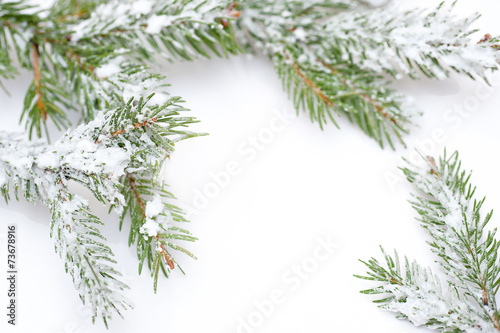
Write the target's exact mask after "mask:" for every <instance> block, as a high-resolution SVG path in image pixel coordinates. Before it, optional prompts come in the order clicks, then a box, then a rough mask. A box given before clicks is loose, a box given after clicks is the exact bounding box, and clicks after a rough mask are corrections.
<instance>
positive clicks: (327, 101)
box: [284, 52, 334, 107]
mask: <svg viewBox="0 0 500 333" xmlns="http://www.w3.org/2000/svg"><path fill="white" fill-rule="evenodd" d="M284 54H285V58H286V59H287V60H290V56H289V55H288V54H287V53H286V52H285V53H284ZM292 66H293V69H294V70H295V73H297V75H298V76H299V77H300V78H301V79H302V80H303V81H304V82H305V84H307V85H308V86H309V87H310V88H311V89H312V90H314V92H315V93H316V95H318V97H319V98H320V99H321V100H322V101H323V103H325V104H326V105H328V106H330V107H333V106H334V104H333V102H332V100H331V99H329V98H328V97H327V96H326V95H325V94H324V93H323V91H322V90H321V89H320V88H319V87H318V86H317V85H316V84H315V83H314V82H312V81H311V79H309V78H308V77H307V76H306V75H305V74H304V73H302V71H301V69H300V67H299V65H298V64H297V63H296V62H293V65H292Z"/></svg>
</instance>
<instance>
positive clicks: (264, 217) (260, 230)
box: [0, 0, 500, 333]
mask: <svg viewBox="0 0 500 333" xmlns="http://www.w3.org/2000/svg"><path fill="white" fill-rule="evenodd" d="M419 3H422V6H425V5H435V4H436V3H437V2H436V1H421V2H419ZM475 10H479V11H481V12H482V13H483V14H484V15H483V17H482V18H481V19H480V21H479V22H478V23H477V24H476V26H478V27H481V29H482V30H481V31H482V35H484V33H486V32H490V33H492V34H495V33H497V34H498V33H499V32H500V31H499V27H498V13H499V10H500V5H498V4H497V2H496V1H493V0H490V1H488V0H476V1H464V0H463V1H461V2H460V3H459V4H458V9H457V13H459V14H460V15H469V14H471V13H472V12H474V11H475ZM482 35H477V36H476V38H477V39H480V38H481V37H482ZM161 70H162V72H163V73H165V74H167V75H168V78H169V82H170V83H172V87H171V92H172V94H173V95H180V96H182V97H183V98H184V99H185V100H186V101H187V103H186V105H187V106H188V107H189V108H190V109H192V110H193V111H192V112H191V114H192V115H193V116H196V117H198V118H199V119H200V120H201V121H202V122H201V123H200V124H197V125H196V126H193V127H192V128H193V129H194V130H197V131H200V132H208V133H210V135H209V136H206V137H202V138H196V139H190V140H188V141H184V142H182V143H180V144H178V146H177V151H176V152H175V153H174V154H173V155H172V159H171V161H170V162H168V166H167V170H166V174H165V177H166V179H167V181H168V182H169V183H170V184H171V190H172V192H174V193H175V194H176V195H177V196H178V197H179V200H180V202H181V203H182V204H183V205H185V206H191V207H193V206H194V203H193V200H194V198H195V193H196V191H197V190H200V191H203V190H204V188H205V186H207V184H209V183H210V182H213V180H212V178H211V176H210V174H211V173H217V172H220V171H223V170H225V168H226V165H227V163H228V162H229V161H231V160H235V161H237V162H238V164H239V166H240V171H241V172H240V173H239V174H238V175H236V176H232V177H231V178H230V181H229V184H227V186H224V187H223V188H219V193H218V195H216V196H214V197H213V198H212V199H211V200H209V202H208V205H207V207H206V208H204V209H201V210H199V211H195V212H194V213H193V214H192V216H191V220H192V223H191V224H190V225H189V228H190V230H192V232H193V233H194V234H195V235H196V236H197V237H199V238H200V240H199V241H198V242H197V243H194V244H188V245H187V246H188V249H190V250H192V251H193V252H194V253H196V255H197V256H198V260H196V261H195V260H192V259H190V258H187V257H183V256H182V255H180V256H178V258H179V260H180V262H181V263H182V266H183V268H184V270H185V271H186V273H187V275H186V276H183V275H182V274H179V273H180V272H179V271H178V270H177V271H176V272H175V274H173V276H172V277H171V278H170V279H168V280H166V279H162V280H161V281H160V284H159V291H158V293H157V294H156V295H155V294H153V288H152V281H151V279H150V278H149V276H148V274H147V272H143V275H142V276H138V275H137V259H136V256H135V252H134V248H128V247H127V245H126V242H127V237H128V230H124V231H123V232H119V231H118V224H117V218H116V216H114V215H110V216H108V215H107V213H106V212H107V210H106V208H104V207H100V206H99V205H98V204H96V202H95V201H93V202H92V203H93V206H94V209H95V212H96V213H97V214H98V215H99V216H101V217H102V219H103V220H104V221H105V223H106V227H105V228H103V232H104V233H105V235H106V237H107V238H108V240H109V243H110V245H111V247H112V249H113V251H114V252H115V254H116V256H117V259H118V261H119V269H120V270H121V272H122V273H124V274H125V279H126V282H127V283H129V284H130V286H131V290H130V291H129V292H128V293H127V296H128V297H130V298H131V299H132V301H133V302H134V304H135V308H134V309H133V310H130V311H127V312H126V313H125V319H124V320H122V319H120V318H116V319H115V320H113V321H112V323H111V326H110V330H109V331H108V332H120V333H128V332H138V331H139V330H141V331H149V332H153V330H155V331H156V330H161V331H162V332H209V333H222V332H227V333H230V332H237V331H238V330H237V329H238V325H239V319H238V318H241V319H242V320H245V321H248V318H249V317H251V318H253V320H252V323H253V324H254V326H257V327H255V328H252V329H251V330H248V329H246V330H245V329H240V332H245V333H250V332H252V331H254V332H262V333H264V332H289V333H293V332H388V333H401V332H418V331H420V332H425V331H426V330H425V329H420V330H419V329H417V328H415V327H413V326H412V325H411V324H409V323H407V322H404V321H398V320H396V319H394V316H393V314H390V313H384V312H382V311H381V310H379V309H377V308H376V306H375V305H374V304H372V303H371V301H372V300H373V298H372V297H369V296H365V295H362V294H360V293H359V290H361V289H365V288H368V287H369V286H371V284H370V283H368V282H366V281H362V280H358V279H355V278H354V277H353V276H352V275H353V274H355V273H358V274H362V273H364V272H365V270H364V267H363V265H362V264H360V263H359V262H358V261H357V259H360V258H361V259H368V258H369V257H371V256H376V257H378V258H380V252H379V250H378V246H379V244H383V245H384V246H385V248H387V249H389V250H392V249H393V248H397V249H398V250H399V252H400V253H401V254H407V255H409V256H410V257H411V258H417V259H418V260H419V261H420V262H421V263H423V264H431V265H433V266H434V264H433V257H432V256H431V255H430V251H429V249H428V246H427V245H426V244H425V243H424V241H425V240H426V239H428V237H427V235H426V233H425V232H424V231H423V230H422V229H421V228H420V227H419V225H418V223H417V222H416V221H415V219H414V217H415V213H414V212H413V211H412V209H411V207H410V205H409V204H408V203H407V200H408V199H409V194H410V190H411V189H410V187H409V186H408V185H407V184H406V183H405V182H404V181H402V179H401V178H398V177H400V176H399V174H398V172H397V167H398V166H399V165H400V164H401V163H400V162H401V156H408V155H410V153H411V152H412V149H413V148H415V147H419V146H420V149H421V150H423V151H424V152H425V153H426V154H433V155H439V154H441V153H442V150H443V147H445V146H446V147H447V148H448V151H450V152H451V151H454V150H456V149H458V150H459V151H460V154H461V157H462V159H463V162H464V166H465V167H466V168H467V169H473V170H474V174H473V177H472V182H473V183H474V184H476V185H477V186H478V191H477V193H478V195H479V196H483V195H485V196H487V201H486V205H485V207H486V208H487V209H491V208H493V207H498V204H499V202H500V189H499V186H498V185H499V184H500V174H499V172H498V167H499V165H498V161H499V159H498V156H497V152H498V144H499V143H500V130H499V124H500V112H499V111H500V110H499V106H500V93H499V89H500V75H499V74H494V75H492V76H491V80H492V82H497V87H496V88H495V89H494V90H492V92H491V93H490V94H489V96H485V94H486V95H488V92H487V90H485V88H484V85H483V83H482V82H474V81H471V80H469V79H467V78H464V77H458V76H453V77H452V78H450V79H447V80H445V81H439V82H437V81H430V80H422V81H419V82H413V81H410V80H403V81H400V82H397V84H396V86H397V87H398V89H400V90H401V91H403V92H404V93H407V94H409V95H411V96H413V97H414V98H415V102H416V105H417V107H418V108H419V109H420V110H422V111H423V116H422V117H417V118H416V119H415V123H416V125H415V126H413V128H412V132H411V134H410V135H408V136H407V137H406V138H405V139H406V142H407V143H408V145H409V148H408V149H403V148H402V147H399V148H398V149H397V150H396V151H392V150H390V149H387V148H386V149H385V150H382V149H380V148H379V147H378V146H377V144H376V142H375V141H373V140H371V139H369V138H368V137H366V136H365V135H364V134H362V133H361V131H360V130H359V129H357V128H356V127H355V126H354V125H352V124H350V123H349V122H348V121H346V120H345V119H341V120H340V121H339V123H340V125H341V130H337V129H336V128H335V127H334V126H332V125H330V126H328V127H327V128H326V129H325V130H324V131H321V130H320V129H319V128H318V126H317V125H316V124H311V123H310V121H309V119H308V117H307V115H306V114H305V113H301V114H300V116H299V117H297V118H293V119H291V120H290V121H289V123H288V124H287V125H286V126H285V127H284V129H283V130H282V131H280V132H279V133H274V137H273V139H272V140H270V142H268V143H267V144H265V145H264V147H263V149H262V151H259V152H257V154H256V156H255V158H254V159H251V160H248V159H247V158H248V157H249V155H246V154H241V153H240V152H239V150H238V147H240V146H241V145H245V144H247V142H248V140H249V138H250V137H252V136H258V135H259V133H261V132H262V130H263V129H264V128H268V127H269V125H270V123H271V122H272V121H274V120H273V119H274V118H275V117H276V116H275V113H274V110H279V111H281V112H283V111H287V112H294V109H293V106H292V104H291V102H290V101H289V100H288V98H287V96H286V94H285V93H284V92H283V91H282V88H281V84H280V81H279V80H278V78H277V75H276V74H275V72H274V70H273V67H272V65H271V64H270V63H269V61H267V60H266V59H264V58H260V57H254V58H250V57H247V56H238V57H232V58H231V59H229V60H227V59H215V60H211V61H196V62H193V63H180V64H173V65H172V64H169V65H165V66H163V67H162V69H161ZM30 80H31V76H30V74H29V73H25V74H23V75H21V76H20V77H19V78H18V79H17V80H15V81H11V82H9V83H8V87H9V90H10V92H11V96H10V97H8V96H7V95H5V94H4V93H3V92H0V105H1V108H2V122H1V123H0V129H2V130H14V129H16V128H18V129H21V127H20V126H19V125H17V124H18V118H19V114H20V110H21V103H22V99H23V94H24V91H25V89H26V87H27V85H28V84H29V81H30ZM455 104H457V105H462V106H465V108H464V109H465V110H467V108H468V110H469V111H470V112H467V114H466V115H465V116H464V117H461V116H458V118H457V114H456V113H453V106H454V105H455ZM451 117H454V118H453V119H456V120H453V121H451ZM440 130H442V131H443V133H444V136H445V139H444V140H441V141H440V142H437V143H435V144H429V142H430V141H429V139H431V138H432V133H433V132H435V131H440ZM424 143H425V145H424V146H422V145H423V144H424ZM86 195H88V193H87V194H86ZM49 220H50V217H49V214H48V212H47V210H46V209H45V207H43V206H37V207H34V208H33V207H32V206H31V205H30V204H27V203H25V202H23V201H21V202H19V203H17V202H11V203H10V204H9V205H8V206H7V205H6V204H5V203H4V202H3V201H2V202H1V203H0V221H1V224H0V235H1V236H0V249H1V250H0V255H1V256H2V257H4V258H5V257H6V253H5V248H6V246H5V234H6V225H7V223H16V224H17V225H18V239H19V242H18V250H19V281H18V289H19V298H18V303H19V310H18V324H19V325H18V326H17V327H15V328H12V327H10V326H9V327H8V326H7V325H6V323H5V322H6V319H5V318H6V317H5V314H3V313H5V312H6V310H5V306H4V304H6V299H7V297H6V290H7V286H6V283H5V282H6V281H5V279H4V278H3V277H2V276H3V275H1V276H0V305H1V308H2V309H4V310H0V314H1V316H0V318H3V319H1V320H0V330H1V331H5V329H6V328H7V332H51V333H63V332H65V333H76V332H80V333H84V332H106V329H105V328H104V326H103V325H102V323H100V322H98V323H97V324H96V325H92V324H91V323H90V319H89V311H88V310H86V309H85V308H84V307H82V306H81V303H80V301H79V298H78V296H77V293H76V291H75V290H74V289H73V285H72V282H71V279H70V277H69V276H67V275H66V274H65V273H64V268H63V264H62V261H61V260H60V259H59V258H58V256H57V255H56V254H55V253H54V249H53V243H52V240H51V239H50V238H49ZM1 225H3V227H2V226H1ZM499 225H500V219H499V218H498V216H496V215H494V218H493V221H492V226H499ZM318 237H319V238H321V239H325V240H326V239H328V238H331V239H333V240H335V242H337V243H338V245H339V247H338V248H336V249H335V250H334V252H333V254H332V255H330V256H329V257H328V259H327V260H325V261H323V262H321V263H319V265H318V267H317V269H310V270H311V271H312V272H311V273H310V274H309V276H308V277H307V278H304V279H300V280H294V281H300V285H299V286H298V288H296V289H294V288H292V287H293V286H294V284H292V283H290V281H288V280H283V276H284V275H285V276H288V278H291V277H292V276H294V275H293V273H292V271H291V270H292V268H293V267H294V266H296V265H298V266H300V265H302V264H303V263H304V262H306V263H309V264H310V263H311V261H310V259H311V257H312V255H313V253H314V251H315V248H316V247H317V246H318V240H317V239H318ZM4 258H0V267H3V268H1V270H6V268H5V265H4V263H5V260H4ZM308 267H309V266H308ZM311 267H312V266H311ZM313 268H314V267H313ZM295 286H296V285H295ZM277 290H281V291H282V292H283V293H284V298H285V301H284V302H283V303H282V304H279V305H276V306H275V308H274V311H273V313H272V314H271V315H270V316H268V317H266V318H265V319H264V320H263V321H262V322H261V323H258V320H256V319H258V315H256V313H257V308H256V305H255V302H262V301H263V300H269V299H270V298H271V295H272V294H273V293H275V292H276V291H277ZM256 316H257V317H256ZM257 324H258V325H257Z"/></svg>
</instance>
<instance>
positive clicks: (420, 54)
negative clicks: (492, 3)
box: [311, 1, 500, 79]
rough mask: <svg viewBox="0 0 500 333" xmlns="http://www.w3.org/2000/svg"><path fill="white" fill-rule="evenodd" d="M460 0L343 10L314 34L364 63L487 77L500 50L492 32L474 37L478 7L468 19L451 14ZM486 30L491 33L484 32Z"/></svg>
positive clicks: (382, 68)
mask: <svg viewBox="0 0 500 333" xmlns="http://www.w3.org/2000/svg"><path fill="white" fill-rule="evenodd" d="M455 4H456V1H454V2H452V3H451V5H447V3H446V2H442V3H441V4H440V5H439V6H438V7H437V9H435V10H431V11H428V10H422V9H412V10H405V11H402V10H399V9H396V8H390V7H389V8H383V9H375V10H370V11H358V12H344V13H340V14H339V15H337V16H335V17H332V18H329V19H328V20H327V22H326V23H324V26H323V27H322V28H321V29H318V31H316V32H313V36H312V37H311V38H316V39H318V40H326V41H327V43H330V44H331V45H333V46H334V47H336V48H340V49H341V50H342V51H343V53H344V54H345V56H346V57H349V59H350V60H351V61H353V62H355V63H358V64H359V65H360V66H361V67H362V68H366V69H370V70H373V71H376V72H386V73H389V74H391V75H392V76H394V77H398V78H399V77H400V75H401V73H403V74H407V75H409V76H410V77H412V78H418V77H419V72H420V73H423V74H424V75H425V76H427V77H432V78H439V79H443V78H445V77H447V76H448V74H449V69H452V70H454V71H456V72H458V73H463V74H466V75H468V76H470V77H472V78H474V77H482V78H485V76H484V75H485V74H484V73H485V71H486V70H496V69H498V61H500V53H499V52H497V50H496V49H495V41H494V40H493V39H492V38H491V36H489V38H488V37H485V38H483V39H482V40H481V41H480V42H479V43H477V42H473V41H472V40H471V37H470V36H471V35H472V34H473V33H475V32H477V30H472V29H470V26H471V25H472V24H473V23H474V22H476V21H477V19H478V18H479V17H480V15H479V14H478V13H476V14H474V15H472V16H470V17H468V18H464V19H458V18H456V17H455V16H454V15H453V9H454V6H455ZM486 36H488V35H486Z"/></svg>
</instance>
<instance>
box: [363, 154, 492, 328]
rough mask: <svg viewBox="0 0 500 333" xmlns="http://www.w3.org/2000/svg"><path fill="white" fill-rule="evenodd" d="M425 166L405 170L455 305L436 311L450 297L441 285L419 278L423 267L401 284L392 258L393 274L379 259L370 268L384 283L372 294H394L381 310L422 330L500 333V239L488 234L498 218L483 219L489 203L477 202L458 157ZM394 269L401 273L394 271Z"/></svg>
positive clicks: (412, 271) (429, 160)
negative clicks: (498, 300)
mask: <svg viewBox="0 0 500 333" xmlns="http://www.w3.org/2000/svg"><path fill="white" fill-rule="evenodd" d="M425 162H426V163H425V166H424V167H417V166H415V165H411V164H408V166H406V167H404V168H403V169H402V170H403V172H404V174H405V175H406V177H407V179H408V181H409V182H410V183H412V184H413V185H414V187H415V188H416V189H417V190H419V192H420V193H419V194H417V195H415V200H414V201H412V202H411V203H412V206H413V207H414V209H415V210H416V212H417V213H418V214H419V215H420V218H419V221H420V222H421V224H422V227H423V228H425V229H426V230H427V231H428V232H429V234H430V236H431V237H432V239H433V240H432V241H431V242H430V243H429V245H430V246H431V250H432V252H433V253H434V254H436V255H437V256H438V257H439V259H440V260H439V261H438V262H439V264H440V265H441V267H442V268H443V269H444V272H445V273H446V275H447V277H448V286H449V287H450V288H452V289H453V290H452V291H451V293H452V294H456V297H455V296H453V297H454V300H453V302H444V303H443V306H441V307H435V306H434V305H435V304H434V299H435V298H436V297H440V298H444V297H445V295H444V294H443V293H446V292H445V291H443V290H441V289H439V288H440V287H439V288H438V285H431V286H429V285H428V284H427V282H426V281H427V279H424V280H422V279H420V278H418V276H419V275H421V272H422V269H421V268H418V267H417V266H418V265H417V266H414V267H413V266H412V267H411V268H410V267H409V266H408V264H407V267H406V275H405V276H406V277H405V279H400V278H399V277H401V274H400V273H399V264H397V265H393V264H392V262H393V259H391V258H389V257H388V256H387V255H386V262H387V267H388V269H389V271H387V270H386V269H384V268H382V266H381V265H380V264H378V262H377V261H376V260H375V259H372V260H371V261H369V262H368V263H365V264H366V265H367V267H368V269H369V272H368V274H369V276H368V279H370V280H375V281H379V282H383V283H384V284H383V285H381V286H380V287H379V288H375V289H371V290H368V291H366V292H367V293H372V292H373V293H389V294H394V295H393V296H390V297H389V298H385V299H383V300H380V302H381V303H382V306H381V307H382V308H384V309H386V310H389V311H393V312H396V313H400V314H402V315H403V316H405V318H408V319H409V320H410V321H411V322H413V323H414V324H415V325H417V326H418V325H426V326H429V327H430V328H434V329H438V330H441V331H443V332H451V331H457V332H479V331H487V332H492V331H500V325H499V310H498V307H497V304H496V299H495V296H496V293H497V291H498V286H499V284H500V263H499V261H498V250H499V248H500V243H499V242H498V240H497V239H496V238H495V235H496V229H493V230H486V226H487V224H488V222H489V221H490V218H491V214H492V213H491V212H490V213H488V214H487V215H486V216H485V217H484V218H482V217H481V216H480V210H481V208H482V205H483V203H484V198H483V199H481V200H476V199H474V197H473V196H474V193H475V187H472V185H470V183H469V179H470V173H468V172H465V171H462V169H461V162H460V160H459V158H458V153H456V152H455V153H453V154H452V155H451V156H450V157H447V156H446V152H445V154H444V156H443V157H442V158H440V160H439V162H438V163H436V162H435V161H434V159H433V158H430V157H428V158H427V159H425ZM394 260H397V259H394ZM415 265H416V264H415ZM391 267H396V269H395V270H394V271H391ZM429 272H430V271H429ZM393 279H394V280H393ZM399 281H402V282H399ZM412 281H413V282H412ZM415 281H417V282H415ZM392 284H398V285H401V286H404V287H405V288H409V287H411V288H413V289H412V290H413V292H410V291H409V289H405V290H404V291H401V290H399V289H398V290H397V292H396V290H392V289H391V287H390V285H392ZM420 290H424V291H426V293H422V292H421V291H420ZM417 291H418V295H417V296H415V295H416V294H415V293H417ZM397 295H399V296H397ZM401 295H402V296H401ZM417 300H418V302H417ZM459 300H460V301H459ZM416 302H417V303H416ZM458 302H459V303H460V304H461V305H460V306H458V305H457V304H458ZM403 303H404V304H403ZM416 304H417V305H416ZM446 304H447V305H446ZM451 304H453V305H454V306H455V307H451V306H450V305H451ZM439 309H448V310H449V316H448V317H446V315H445V314H444V313H442V312H441V313H437V311H438V310H439ZM415 318H417V319H415ZM418 318H420V319H418ZM421 318H424V319H425V320H423V319H421Z"/></svg>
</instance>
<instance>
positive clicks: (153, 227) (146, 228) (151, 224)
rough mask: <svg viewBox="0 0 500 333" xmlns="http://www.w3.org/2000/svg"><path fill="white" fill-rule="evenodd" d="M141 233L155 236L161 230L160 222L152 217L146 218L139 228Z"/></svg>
mask: <svg viewBox="0 0 500 333" xmlns="http://www.w3.org/2000/svg"><path fill="white" fill-rule="evenodd" d="M139 231H140V232H141V233H142V234H144V235H148V236H149V237H155V236H156V235H158V232H160V231H161V227H160V224H159V223H158V222H156V221H155V220H153V219H150V218H147V219H146V222H144V224H143V225H142V227H141V228H140V230H139Z"/></svg>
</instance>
